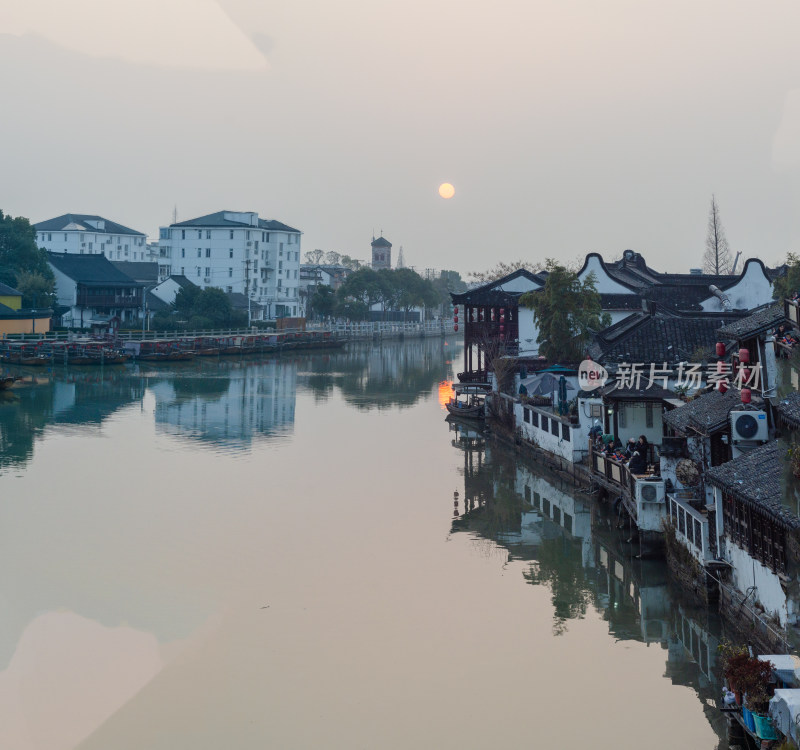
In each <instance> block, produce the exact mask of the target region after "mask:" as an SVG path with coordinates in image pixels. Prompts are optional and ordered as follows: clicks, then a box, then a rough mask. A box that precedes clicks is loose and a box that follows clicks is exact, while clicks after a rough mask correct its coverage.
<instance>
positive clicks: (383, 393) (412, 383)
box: [300, 336, 457, 409]
mask: <svg viewBox="0 0 800 750" xmlns="http://www.w3.org/2000/svg"><path fill="white" fill-rule="evenodd" d="M453 350H457V347H453ZM450 356H451V349H450V344H449V343H448V342H447V341H445V340H444V339H443V338H441V337H439V336H435V337H429V338H419V339H411V338H409V339H406V340H405V341H389V342H382V343H381V344H380V345H373V344H349V345H348V346H347V348H346V349H344V350H341V351H337V352H334V353H325V354H322V353H320V354H313V355H310V357H309V359H308V360H305V361H306V362H308V363H309V364H310V365H311V366H310V367H309V368H308V370H306V371H305V372H303V374H302V376H301V380H300V383H301V385H302V386H304V387H306V388H309V389H310V390H311V391H312V392H313V393H314V395H315V397H316V398H317V399H320V400H322V399H325V398H327V397H328V396H330V395H332V394H333V393H334V392H335V391H336V390H338V391H339V392H340V393H341V395H342V397H343V398H344V399H345V400H346V401H347V403H349V404H352V405H353V406H355V407H357V408H359V409H372V408H374V407H377V408H379V409H380V408H389V407H392V406H412V405H413V404H415V403H417V402H418V401H419V400H420V399H421V398H425V397H427V396H428V395H429V394H430V391H431V388H432V387H433V386H434V385H436V383H438V382H440V381H442V380H444V379H447V378H448V377H452V365H451V363H450V361H449V360H450Z"/></svg>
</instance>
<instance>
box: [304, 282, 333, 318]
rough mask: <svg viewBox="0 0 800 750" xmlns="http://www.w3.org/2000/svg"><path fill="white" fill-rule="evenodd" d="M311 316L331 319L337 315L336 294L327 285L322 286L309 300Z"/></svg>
mask: <svg viewBox="0 0 800 750" xmlns="http://www.w3.org/2000/svg"><path fill="white" fill-rule="evenodd" d="M308 304H309V307H310V312H311V315H313V316H316V317H329V316H331V315H335V314H336V305H337V299H336V292H335V291H334V290H333V288H332V287H330V286H328V285H327V284H321V285H320V286H318V287H317V290H316V292H314V294H313V295H312V297H311V299H310V300H309V303H308Z"/></svg>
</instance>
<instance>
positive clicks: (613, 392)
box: [600, 377, 677, 401]
mask: <svg viewBox="0 0 800 750" xmlns="http://www.w3.org/2000/svg"><path fill="white" fill-rule="evenodd" d="M657 382H661V381H660V380H659V381H656V382H652V381H650V379H649V378H646V377H642V378H641V379H640V380H639V387H638V388H632V387H628V386H626V387H625V388H620V387H618V386H617V381H616V380H615V381H613V382H611V383H609V384H608V385H606V386H604V387H603V388H601V389H600V395H601V396H602V397H603V400H604V401H663V400H664V399H674V398H677V396H676V394H675V392H674V391H671V390H669V389H668V388H662V387H661V386H660V385H657V384H656V383H657Z"/></svg>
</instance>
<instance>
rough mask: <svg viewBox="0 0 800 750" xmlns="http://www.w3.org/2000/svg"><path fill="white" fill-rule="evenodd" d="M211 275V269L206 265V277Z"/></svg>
mask: <svg viewBox="0 0 800 750" xmlns="http://www.w3.org/2000/svg"><path fill="white" fill-rule="evenodd" d="M209 276H211V269H210V268H209V267H208V266H206V277H209Z"/></svg>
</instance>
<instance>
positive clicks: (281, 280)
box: [278, 279, 283, 289]
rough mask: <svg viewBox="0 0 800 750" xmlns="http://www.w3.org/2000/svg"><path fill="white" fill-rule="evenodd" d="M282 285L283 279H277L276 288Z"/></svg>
mask: <svg viewBox="0 0 800 750" xmlns="http://www.w3.org/2000/svg"><path fill="white" fill-rule="evenodd" d="M282 286H283V279H278V289H280V288H281V287H282Z"/></svg>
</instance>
